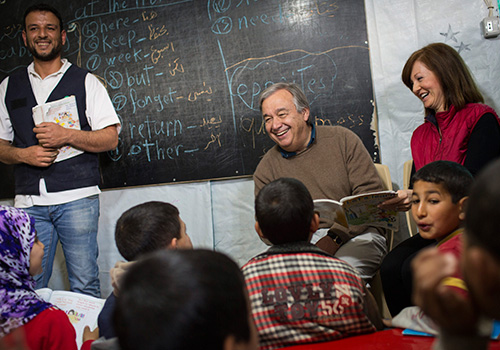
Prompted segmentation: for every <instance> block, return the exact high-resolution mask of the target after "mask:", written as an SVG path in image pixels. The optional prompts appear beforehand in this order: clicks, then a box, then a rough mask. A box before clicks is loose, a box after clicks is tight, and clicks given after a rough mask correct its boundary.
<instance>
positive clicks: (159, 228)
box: [93, 201, 193, 346]
mask: <svg viewBox="0 0 500 350" xmlns="http://www.w3.org/2000/svg"><path fill="white" fill-rule="evenodd" d="M115 241H116V246H117V248H118V251H119V252H120V254H121V255H122V256H123V257H124V258H125V259H127V261H128V262H118V263H117V264H116V265H115V268H113V269H112V270H111V271H110V274H111V279H112V284H113V287H114V289H115V290H114V292H113V293H111V295H110V296H109V297H108V299H107V300H106V303H105V305H104V307H103V309H102V311H101V313H100V314H99V318H98V327H99V333H100V336H101V337H104V338H106V339H110V338H114V337H115V332H114V329H113V324H112V314H113V310H114V307H115V303H116V295H115V293H118V289H119V284H120V279H121V276H122V274H123V272H125V271H126V270H127V269H128V268H129V267H130V265H131V264H133V261H135V260H137V258H138V257H140V256H141V255H144V254H147V253H151V252H154V251H157V250H161V249H177V248H179V249H192V248H193V245H192V243H191V239H190V238H189V236H188V235H187V233H186V224H185V223H184V221H182V219H181V218H180V216H179V210H178V209H177V208H176V207H175V206H173V205H172V204H169V203H165V202H157V201H152V202H146V203H142V204H139V205H136V206H134V207H132V208H130V209H128V210H127V211H125V212H124V213H123V214H122V215H121V216H120V218H119V219H118V221H117V223H116V229H115ZM95 345H97V343H96V344H95ZM95 345H93V346H95Z"/></svg>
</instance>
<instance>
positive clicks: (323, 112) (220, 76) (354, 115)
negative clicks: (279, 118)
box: [0, 0, 378, 198]
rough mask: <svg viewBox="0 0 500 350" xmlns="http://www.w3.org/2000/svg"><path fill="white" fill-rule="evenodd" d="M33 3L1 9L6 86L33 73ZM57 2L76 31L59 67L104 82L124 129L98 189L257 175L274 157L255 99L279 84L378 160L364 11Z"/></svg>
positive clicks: (270, 2)
mask: <svg viewBox="0 0 500 350" xmlns="http://www.w3.org/2000/svg"><path fill="white" fill-rule="evenodd" d="M32 3H34V1H20V0H0V20H1V23H2V25H3V28H2V34H1V38H0V78H2V79H3V78H4V77H5V76H7V75H8V74H10V73H11V72H12V71H14V70H15V69H16V68H19V67H22V66H26V65H27V64H29V63H30V62H31V57H30V54H29V53H28V52H27V50H26V48H25V47H24V45H23V42H22V37H21V30H22V28H21V26H20V23H21V20H22V13H23V12H24V10H25V8H26V7H27V6H28V5H30V4H32ZM50 3H51V4H52V5H55V6H56V7H57V8H58V9H59V10H60V12H61V14H62V15H63V18H64V20H65V22H66V23H67V24H68V26H67V31H68V40H67V43H66V45H65V47H64V52H63V57H66V58H68V59H69V60H70V61H71V62H72V63H74V64H77V65H79V66H81V67H83V68H86V69H88V70H89V71H92V72H93V73H94V74H96V75H97V76H98V77H99V78H100V79H101V80H102V82H103V83H104V84H105V86H106V87H107V90H108V92H109V95H110V97H111V99H112V101H113V103H114V106H115V108H116V110H117V113H118V114H119V117H120V119H121V122H122V131H121V134H120V142H119V145H118V147H117V149H115V150H113V151H110V152H107V153H104V154H102V155H101V157H100V164H101V172H102V185H101V187H102V188H118V187H124V186H135V185H147V184H158V183H168V182H179V181H191V180H202V179H213V178H226V177H233V176H242V175H250V174H252V173H253V171H254V170H255V168H256V166H257V164H258V162H259V160H260V159H261V157H262V156H263V155H264V153H265V152H266V151H267V150H268V149H269V148H270V147H272V146H273V143H272V141H270V139H269V138H268V136H267V135H266V134H265V130H264V125H263V123H262V118H261V116H260V112H259V107H258V97H259V93H260V92H261V91H262V90H263V89H264V88H265V87H266V86H268V85H269V84H272V83H274V82H280V81H288V82H296V83H298V84H299V85H300V86H301V87H302V88H303V90H304V91H305V93H306V95H307V97H308V99H309V101H310V103H311V115H312V117H313V118H314V121H315V122H316V124H318V125H343V126H345V127H347V128H349V129H352V130H353V131H354V132H356V133H357V134H358V135H359V136H360V137H361V139H362V140H363V142H364V144H365V146H366V148H367V149H368V151H369V152H370V154H371V155H372V156H373V159H374V161H378V149H377V145H376V142H375V135H374V131H373V130H372V119H373V113H374V107H373V91H372V83H371V75H370V61H369V48H368V42H367V32H366V22H365V10H364V1H363V0H337V1H328V0H326V1H314V0H294V1H292V0H289V1H287V0H232V1H231V0H218V1H214V0H204V1H201V0H196V1H194V0H87V1H82V0H71V1H67V0H64V1H63V0H54V1H50ZM5 169H6V168H5V166H2V168H1V169H0V171H2V174H6V173H7V170H5ZM9 176H11V175H9ZM5 177H7V175H5ZM10 181H11V180H9V181H4V176H3V175H2V190H1V191H2V193H1V195H0V197H2V198H4V197H5V196H12V194H13V193H12V185H10Z"/></svg>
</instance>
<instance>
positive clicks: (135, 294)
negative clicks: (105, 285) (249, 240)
mask: <svg viewBox="0 0 500 350" xmlns="http://www.w3.org/2000/svg"><path fill="white" fill-rule="evenodd" d="M250 320H251V318H250V317H249V305H248V301H247V297H246V294H245V282H244V279H243V275H242V273H241V270H240V269H239V267H238V265H236V263H235V262H234V261H232V260H231V259H230V258H228V257H227V256H226V255H223V254H221V253H217V252H214V251H209V250H203V249H199V250H169V251H167V250H164V251H157V252H155V253H153V254H150V255H148V256H145V257H144V259H142V260H139V261H138V262H137V263H136V264H134V265H133V266H132V267H131V268H130V270H129V271H128V272H127V274H126V275H125V277H124V280H123V283H122V288H121V290H120V297H119V298H118V299H117V304H116V308H115V314H114V324H115V329H116V333H117V335H118V340H119V343H120V347H121V349H123V350H127V349H131V350H132V349H133V350H136V349H146V350H153V349H166V348H168V349H223V347H224V346H223V345H224V340H225V339H226V338H227V337H228V336H230V335H232V336H234V337H235V340H236V341H238V342H248V341H249V340H250V338H251V331H250V323H249V322H250Z"/></svg>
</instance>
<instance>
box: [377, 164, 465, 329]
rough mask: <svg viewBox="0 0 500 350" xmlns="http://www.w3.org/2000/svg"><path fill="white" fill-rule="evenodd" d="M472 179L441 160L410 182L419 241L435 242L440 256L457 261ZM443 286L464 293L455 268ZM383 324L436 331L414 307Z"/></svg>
mask: <svg viewBox="0 0 500 350" xmlns="http://www.w3.org/2000/svg"><path fill="white" fill-rule="evenodd" d="M473 180H474V179H473V177H472V175H471V173H470V172H469V171H468V170H467V169H466V168H465V167H464V166H462V165H460V164H458V163H455V162H450V161H444V160H439V161H435V162H432V163H429V164H427V165H425V166H424V167H422V168H420V169H419V170H418V171H417V172H416V173H415V175H413V177H412V179H411V182H412V184H413V195H412V203H411V211H412V215H413V219H414V220H415V222H416V224H417V226H418V228H419V232H420V235H421V236H422V237H423V238H425V239H434V240H436V247H437V249H438V250H439V251H440V253H441V254H444V253H450V254H453V255H454V256H455V257H456V258H459V257H460V255H461V253H462V234H463V228H462V224H463V221H464V219H465V206H466V205H465V204H466V202H467V199H468V194H469V189H470V187H471V186H472V183H473ZM443 286H446V288H453V289H455V290H456V291H457V292H458V293H461V294H462V295H466V294H467V289H466V287H465V284H464V281H463V278H462V275H461V273H460V271H459V269H456V271H455V272H454V274H453V276H450V277H449V278H448V279H447V280H446V281H444V282H443ZM385 323H386V325H388V326H391V325H392V326H393V327H400V328H410V329H413V330H417V331H422V332H426V333H431V334H437V332H438V328H437V326H436V324H435V323H434V322H432V320H431V319H430V318H429V317H428V316H427V315H425V314H424V313H423V312H422V310H421V309H420V308H419V307H418V306H410V307H406V308H404V309H403V310H402V311H401V312H400V313H399V314H397V315H396V316H395V317H394V318H393V319H392V321H389V320H387V321H385Z"/></svg>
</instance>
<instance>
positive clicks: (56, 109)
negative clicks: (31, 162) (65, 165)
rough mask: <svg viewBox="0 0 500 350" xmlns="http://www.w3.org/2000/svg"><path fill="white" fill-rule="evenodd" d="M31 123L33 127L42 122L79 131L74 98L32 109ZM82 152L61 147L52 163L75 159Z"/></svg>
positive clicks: (68, 97)
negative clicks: (32, 122)
mask: <svg viewBox="0 0 500 350" xmlns="http://www.w3.org/2000/svg"><path fill="white" fill-rule="evenodd" d="M32 112H33V121H34V122H35V125H38V124H41V123H43V122H51V123H56V124H59V125H61V126H62V127H64V128H66V129H75V130H80V118H79V117H78V107H77V105H76V98H75V96H73V95H71V96H67V97H65V98H62V99H60V100H57V101H52V102H48V103H44V104H41V105H38V106H35V107H33V109H32ZM82 153H83V151H81V150H79V149H76V148H74V147H71V146H63V147H61V148H60V149H59V154H58V155H57V158H56V160H55V161H54V162H60V161H62V160H65V159H68V158H72V157H75V156H77V155H80V154H82Z"/></svg>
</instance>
